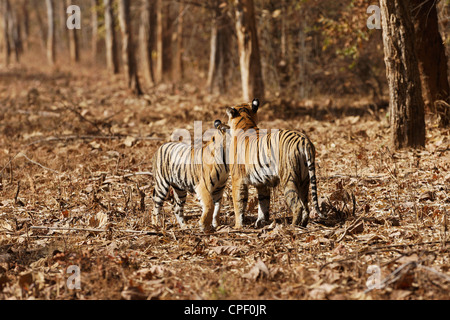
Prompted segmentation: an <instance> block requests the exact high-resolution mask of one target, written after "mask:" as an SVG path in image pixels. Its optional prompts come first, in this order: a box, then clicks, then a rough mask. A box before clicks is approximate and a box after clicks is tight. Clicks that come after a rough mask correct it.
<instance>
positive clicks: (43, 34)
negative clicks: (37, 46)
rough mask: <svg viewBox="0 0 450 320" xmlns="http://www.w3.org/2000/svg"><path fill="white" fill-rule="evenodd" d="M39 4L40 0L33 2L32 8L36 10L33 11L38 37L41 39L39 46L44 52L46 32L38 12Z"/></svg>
mask: <svg viewBox="0 0 450 320" xmlns="http://www.w3.org/2000/svg"><path fill="white" fill-rule="evenodd" d="M39 3H41V0H33V7H34V8H36V9H35V13H36V21H37V24H38V26H39V35H40V38H41V45H42V48H44V50H46V48H47V30H46V27H45V23H44V20H43V19H42V15H41V12H40V10H39V8H40V6H39Z"/></svg>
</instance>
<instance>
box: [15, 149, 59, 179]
mask: <svg viewBox="0 0 450 320" xmlns="http://www.w3.org/2000/svg"><path fill="white" fill-rule="evenodd" d="M18 156H19V157H24V158H25V159H27V160H28V161H29V162H31V163H32V164H35V165H37V166H39V167H41V168H42V169H44V170H47V171H51V172H53V173H56V174H59V172H58V171H56V170H53V169H50V168H47V167H46V166H43V165H42V164H40V163H39V162H36V161H34V160H32V159H30V158H28V157H27V155H26V154H25V153H23V152H20V153H19V154H18Z"/></svg>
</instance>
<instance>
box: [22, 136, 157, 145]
mask: <svg viewBox="0 0 450 320" xmlns="http://www.w3.org/2000/svg"><path fill="white" fill-rule="evenodd" d="M127 137H129V136H126V135H113V136H102V135H83V136H77V135H67V136H52V137H46V138H42V139H37V140H35V141H32V142H30V143H29V144H28V145H27V146H31V145H33V144H37V143H41V142H53V141H68V140H121V139H126V138H127ZM133 138H134V139H136V140H145V141H163V140H164V139H162V138H155V137H133Z"/></svg>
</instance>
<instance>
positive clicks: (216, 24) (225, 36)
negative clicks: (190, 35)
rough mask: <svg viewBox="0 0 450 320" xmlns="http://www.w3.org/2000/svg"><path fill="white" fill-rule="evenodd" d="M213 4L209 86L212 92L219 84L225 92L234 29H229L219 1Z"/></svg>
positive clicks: (220, 90)
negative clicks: (231, 37) (230, 37)
mask: <svg viewBox="0 0 450 320" xmlns="http://www.w3.org/2000/svg"><path fill="white" fill-rule="evenodd" d="M213 5H214V12H213V18H212V24H211V39H210V57H209V70H208V80H207V87H208V90H209V92H211V93H212V92H213V90H214V86H215V85H216V84H218V88H219V92H220V93H221V94H223V93H225V92H226V91H227V81H226V76H227V75H228V69H229V59H228V51H229V46H230V45H229V42H230V39H229V35H230V34H231V33H232V30H229V29H230V27H229V20H228V18H227V14H226V12H223V11H222V10H221V8H220V7H219V2H218V1H215V2H214V4H213Z"/></svg>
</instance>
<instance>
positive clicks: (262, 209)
mask: <svg viewBox="0 0 450 320" xmlns="http://www.w3.org/2000/svg"><path fill="white" fill-rule="evenodd" d="M256 189H257V191H258V220H256V223H255V228H262V227H264V225H265V224H266V223H267V222H268V221H269V208H270V188H269V187H266V186H262V187H257V188H256Z"/></svg>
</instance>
